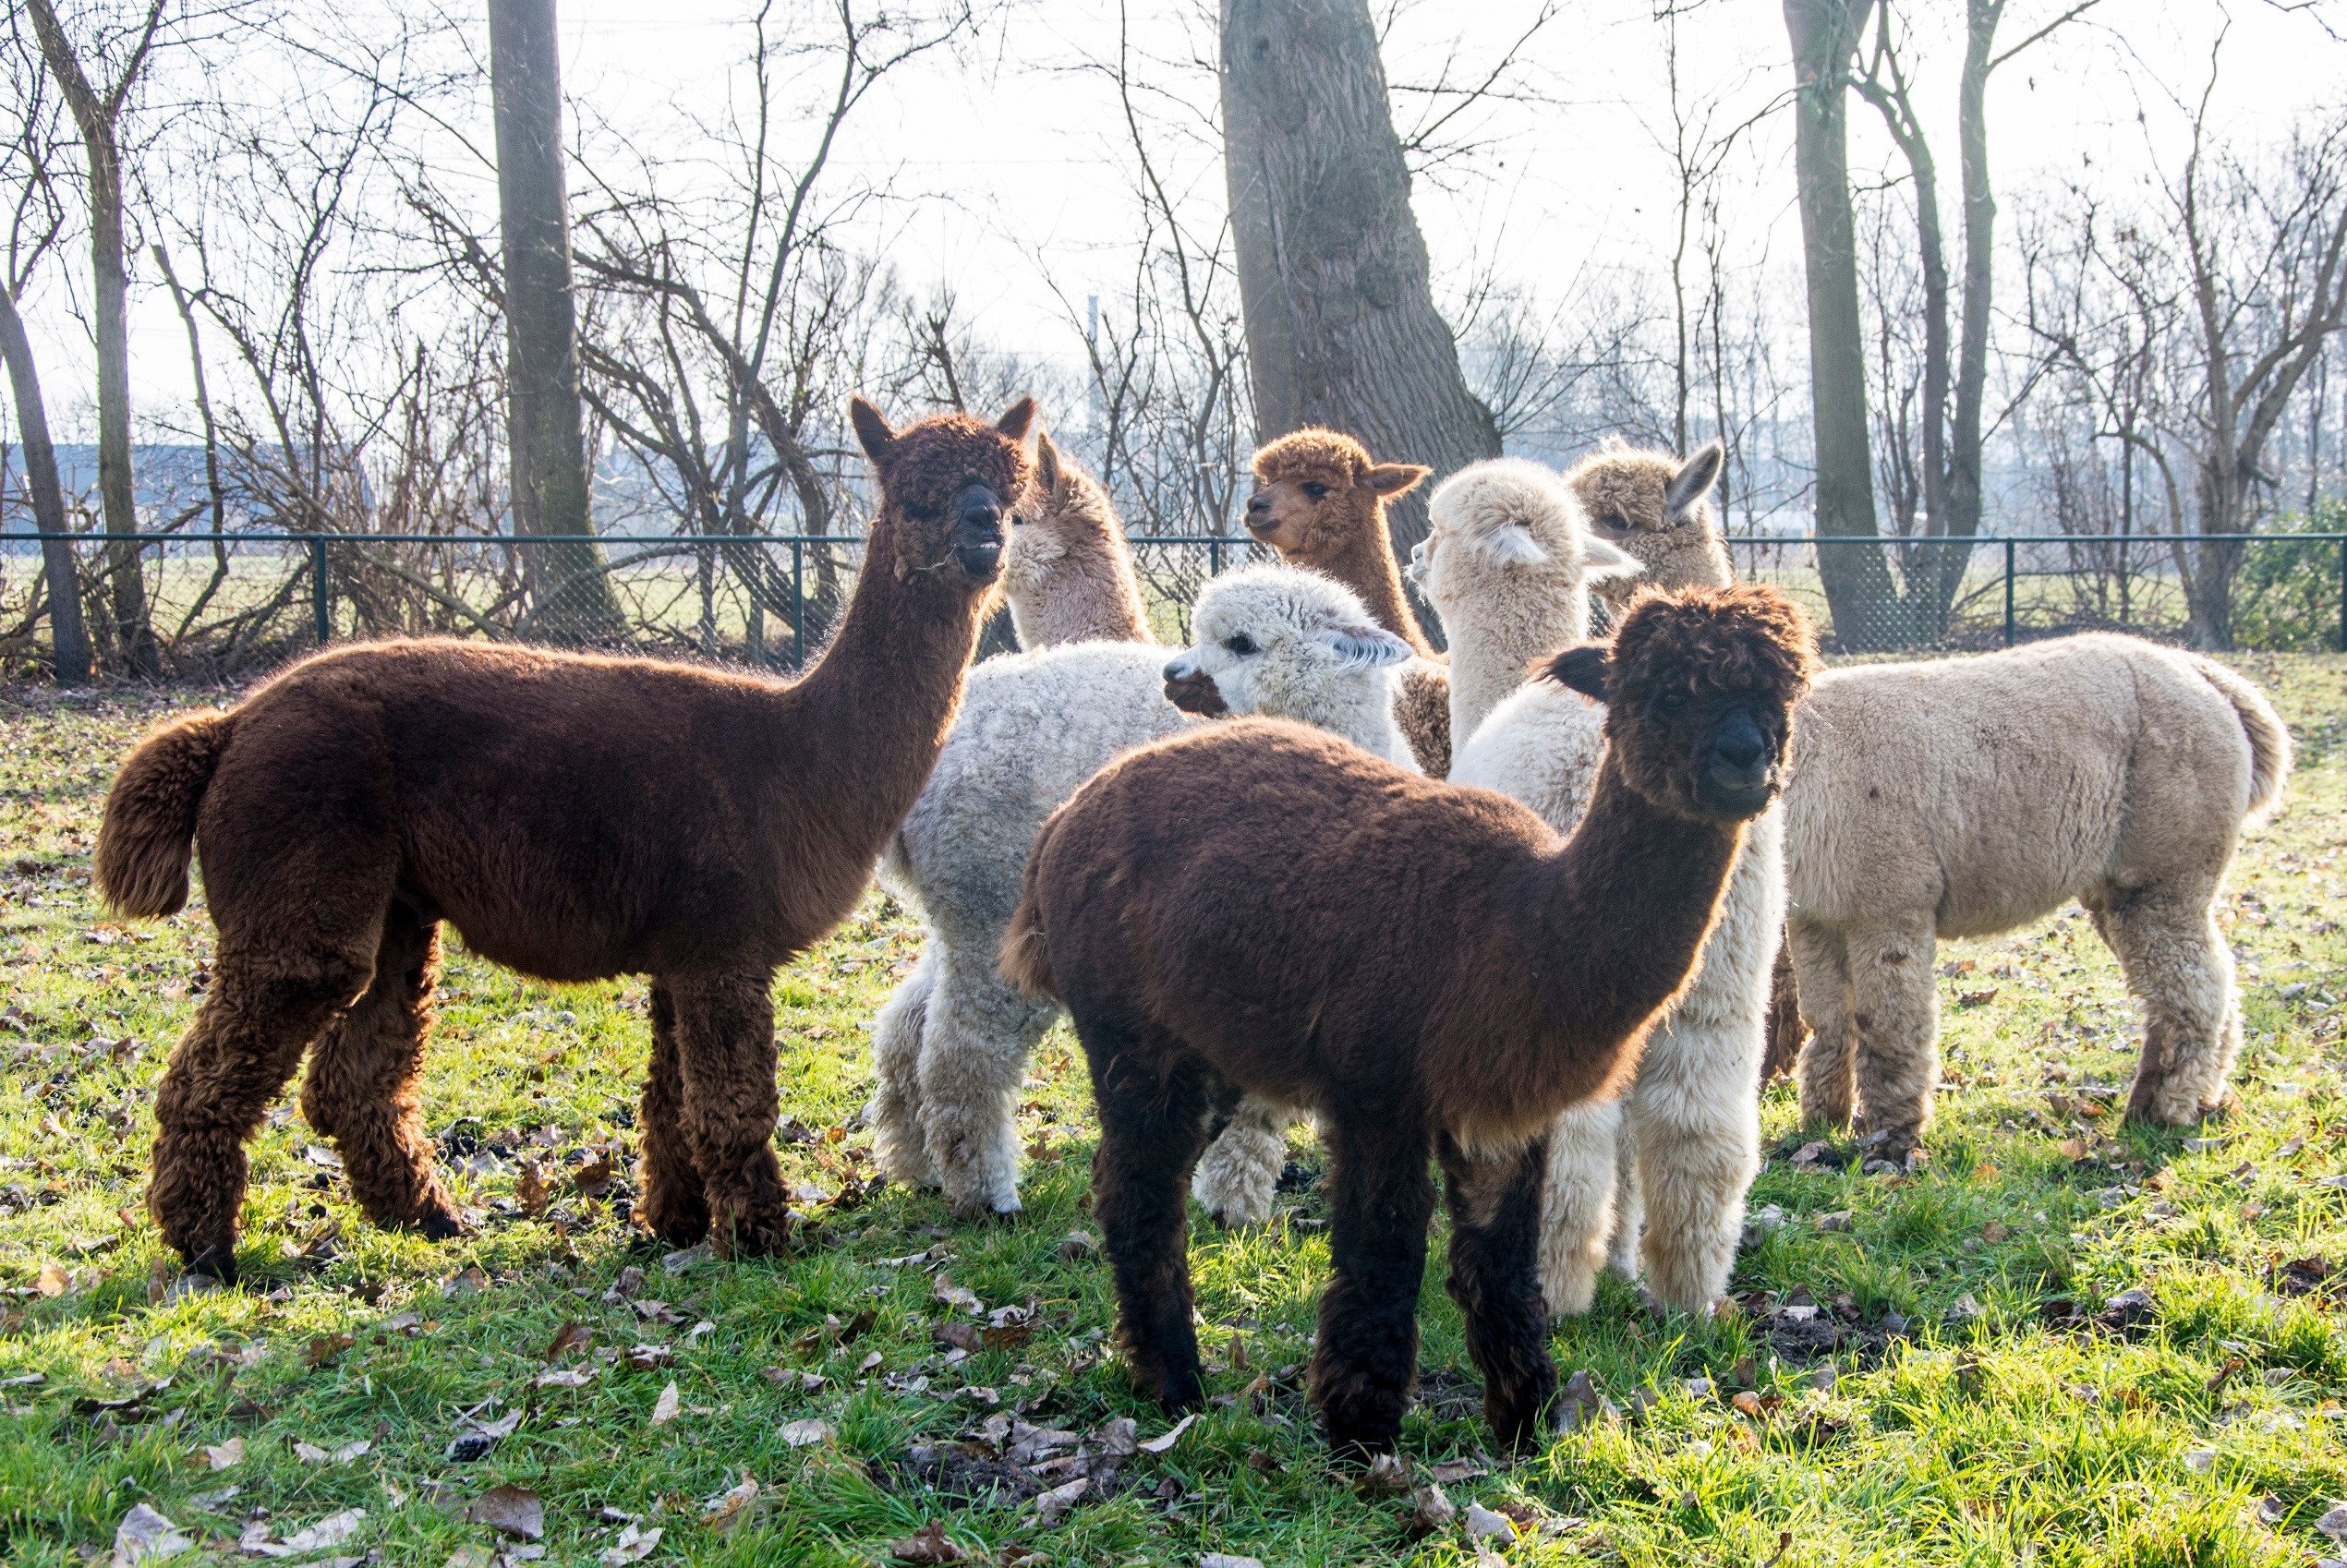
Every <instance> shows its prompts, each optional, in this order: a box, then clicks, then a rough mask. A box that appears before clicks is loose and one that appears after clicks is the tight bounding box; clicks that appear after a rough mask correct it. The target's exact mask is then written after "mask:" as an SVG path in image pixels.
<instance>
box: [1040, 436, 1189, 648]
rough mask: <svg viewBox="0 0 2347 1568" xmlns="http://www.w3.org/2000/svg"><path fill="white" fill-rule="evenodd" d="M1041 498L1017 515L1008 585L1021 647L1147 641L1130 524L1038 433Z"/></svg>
mask: <svg viewBox="0 0 2347 1568" xmlns="http://www.w3.org/2000/svg"><path fill="white" fill-rule="evenodd" d="M1034 497H1035V500H1034V505H1033V506H1032V507H1026V506H1022V507H1021V508H1019V509H1018V510H1017V511H1016V512H1014V513H1012V514H1011V519H1010V521H1011V528H1010V546H1009V548H1008V549H1005V550H1004V551H1003V553H1002V589H1003V594H1004V596H1005V597H1007V598H1009V599H1010V621H1011V624H1012V625H1014V626H1016V627H1017V628H1018V630H1019V645H1020V646H1021V647H1022V648H1047V647H1056V646H1057V645H1059V644H1061V643H1082V642H1089V641H1093V640H1095V639H1097V640H1103V641H1107V642H1123V643H1147V642H1154V641H1155V638H1153V637H1152V636H1151V635H1150V633H1149V619H1148V616H1147V614H1146V612H1145V611H1144V610H1143V608H1142V603H1141V580H1140V578H1138V577H1137V576H1135V575H1134V574H1133V570H1132V549H1131V546H1129V545H1127V544H1126V543H1125V526H1124V524H1123V522H1122V521H1121V520H1119V517H1118V516H1117V509H1116V507H1115V506H1114V504H1112V503H1111V502H1110V501H1109V500H1108V493H1107V491H1106V490H1104V489H1102V488H1100V485H1099V482H1098V481H1097V480H1095V479H1094V478H1093V476H1091V475H1089V474H1087V473H1085V472H1084V471H1083V469H1082V468H1080V467H1078V466H1077V465H1076V464H1072V463H1070V462H1069V461H1067V460H1066V459H1065V458H1063V457H1061V456H1060V455H1059V448H1058V447H1056V446H1054V445H1052V444H1051V438H1050V436H1049V435H1047V434H1046V435H1038V436H1037V437H1036V438H1035V487H1034Z"/></svg>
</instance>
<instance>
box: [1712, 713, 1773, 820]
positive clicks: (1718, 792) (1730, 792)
mask: <svg viewBox="0 0 2347 1568" xmlns="http://www.w3.org/2000/svg"><path fill="white" fill-rule="evenodd" d="M1776 764H1777V757H1776V753H1775V750H1774V748H1772V746H1771V745H1770V744H1769V738H1768V735H1767V733H1766V732H1765V731H1763V730H1761V728H1760V725H1759V724H1758V723H1757V722H1756V721H1755V720H1754V719H1753V718H1752V716H1751V715H1750V714H1748V713H1744V712H1741V711H1738V712H1735V713H1731V714H1729V715H1728V716H1727V718H1725V719H1724V720H1723V721H1722V723H1721V724H1720V726H1719V728H1718V729H1717V730H1714V731H1713V732H1712V745H1711V755H1710V756H1709V757H1707V758H1706V759H1705V761H1704V766H1703V772H1702V775H1701V777H1700V778H1699V780H1698V781H1697V786H1696V794H1697V797H1698V798H1699V799H1700V801H1701V802H1702V804H1703V806H1704V808H1705V809H1706V810H1709V811H1712V812H1716V813H1718V814H1720V815H1722V816H1725V817H1736V818H1750V817H1755V816H1758V815H1760V814H1761V813H1762V812H1764V811H1766V810H1768V808H1769V802H1772V801H1773V800H1774V799H1775V798H1776V792H1777V787H1778V784H1779V782H1780V780H1779V778H1778V770H1777V766H1776Z"/></svg>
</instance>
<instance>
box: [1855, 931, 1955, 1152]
mask: <svg viewBox="0 0 2347 1568" xmlns="http://www.w3.org/2000/svg"><path fill="white" fill-rule="evenodd" d="M1932 940H1933V938H1932V934H1931V926H1930V923H1929V922H1928V921H1918V922H1909V923H1900V924H1893V925H1880V926H1870V927H1868V928H1866V929H1864V930H1860V931H1853V932H1851V933H1849V934H1848V937H1847V942H1848V947H1849V962H1850V995H1851V1002H1852V1004H1853V1006H1852V1010H1851V1022H1852V1023H1853V1024H1854V1025H1855V1026H1856V1028H1857V1085H1858V1108H1857V1116H1856V1118H1855V1120H1854V1123H1853V1126H1854V1128H1855V1130H1856V1131H1857V1134H1858V1136H1859V1137H1860V1139H1861V1140H1872V1141H1873V1142H1874V1144H1875V1145H1876V1146H1877V1148H1878V1149H1879V1150H1880V1152H1881V1157H1882V1158H1884V1159H1889V1160H1899V1159H1904V1158H1905V1156H1906V1154H1907V1152H1908V1151H1909V1150H1912V1149H1913V1148H1915V1147H1916V1145H1917V1144H1918V1143H1919V1142H1921V1141H1922V1139H1923V1129H1924V1128H1927V1127H1929V1126H1930V1123H1931V1092H1932V1091H1933V1089H1935V1088H1936V1087H1937V1086H1938V1084H1939V1081H1940V994H1939V990H1938V988H1937V987H1936V986H1935V985H1934V984H1933V983H1932V981H1931V950H1932Z"/></svg>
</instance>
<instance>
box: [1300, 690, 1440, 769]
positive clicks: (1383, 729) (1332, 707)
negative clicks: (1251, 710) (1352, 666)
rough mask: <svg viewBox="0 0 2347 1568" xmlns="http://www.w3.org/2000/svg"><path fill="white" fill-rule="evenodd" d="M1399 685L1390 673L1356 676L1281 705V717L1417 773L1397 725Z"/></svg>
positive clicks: (1412, 758)
mask: <svg viewBox="0 0 2347 1568" xmlns="http://www.w3.org/2000/svg"><path fill="white" fill-rule="evenodd" d="M1395 684H1396V677H1395V675H1394V672H1393V671H1391V670H1389V669H1374V670H1369V671H1366V672H1361V673H1356V674H1354V675H1351V676H1349V677H1348V678H1346V679H1345V680H1343V681H1338V682H1337V684H1336V685H1335V686H1333V687H1331V688H1329V689H1326V690H1321V691H1312V692H1307V693H1303V694H1299V695H1298V696H1297V697H1296V699H1295V700H1293V701H1291V702H1288V703H1286V704H1282V705H1280V706H1279V708H1278V717H1280V718H1292V719H1295V720H1296V721H1298V722H1299V723H1302V724H1310V725H1312V726H1313V727H1315V728H1316V729H1321V730H1327V731H1328V732H1329V733H1330V734H1332V735H1335V736H1337V737H1338V738H1339V739H1341V740H1346V741H1350V742H1352V743H1353V744H1354V745H1356V746H1359V747H1360V748H1361V750H1362V751H1364V752H1367V753H1368V754H1370V755H1371V756H1373V757H1383V758H1385V760H1386V761H1387V762H1390V763H1392V764H1394V765H1395V766H1397V767H1406V768H1408V769H1409V771H1410V772H1412V773H1416V772H1417V771H1418V761H1417V759H1416V758H1415V757H1413V756H1412V755H1411V754H1410V750H1409V742H1407V741H1405V740H1403V739H1402V732H1401V727H1400V726H1399V725H1397V724H1396V723H1395V722H1394V688H1395ZM1265 711H1266V712H1269V711H1272V710H1270V709H1266V710H1265Z"/></svg>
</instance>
